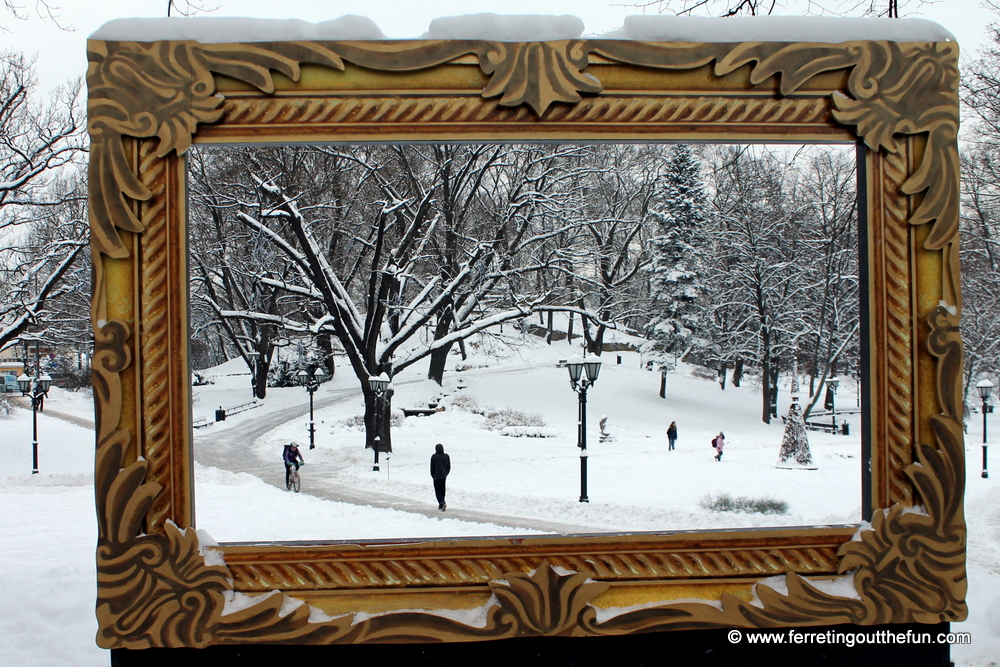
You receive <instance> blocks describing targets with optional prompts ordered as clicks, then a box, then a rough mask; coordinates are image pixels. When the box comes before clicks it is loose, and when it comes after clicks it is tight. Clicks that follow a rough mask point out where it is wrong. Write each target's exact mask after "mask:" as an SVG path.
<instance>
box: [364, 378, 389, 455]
mask: <svg viewBox="0 0 1000 667" xmlns="http://www.w3.org/2000/svg"><path fill="white" fill-rule="evenodd" d="M368 386H369V387H371V389H372V391H373V392H374V393H375V442H374V443H373V445H374V446H373V447H372V449H374V450H375V462H374V464H373V465H372V472H378V452H379V450H380V449H382V408H383V405H382V401H383V399H384V398H385V392H386V391H387V390H388V389H389V376H388V375H386V374H385V373H382V374H381V375H379V376H378V377H375V376H374V375H372V376H370V377H369V378H368Z"/></svg>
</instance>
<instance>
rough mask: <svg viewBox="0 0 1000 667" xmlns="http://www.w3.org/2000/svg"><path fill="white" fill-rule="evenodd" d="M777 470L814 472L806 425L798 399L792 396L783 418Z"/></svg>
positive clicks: (814, 467)
mask: <svg viewBox="0 0 1000 667" xmlns="http://www.w3.org/2000/svg"><path fill="white" fill-rule="evenodd" d="M777 467H778V468H799V469H803V470H815V469H816V466H815V465H814V464H813V460H812V452H810V451H809V436H808V435H806V425H805V422H803V421H802V407H801V406H800V405H799V397H798V396H797V395H793V396H792V405H791V407H790V408H788V416H787V417H785V435H784V437H782V439H781V451H779V452H778V465H777Z"/></svg>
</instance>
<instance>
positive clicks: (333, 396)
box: [194, 369, 595, 535]
mask: <svg viewBox="0 0 1000 667" xmlns="http://www.w3.org/2000/svg"><path fill="white" fill-rule="evenodd" d="M484 372H489V371H484ZM493 372H510V371H509V370H508V369H502V370H497V371H493ZM470 375H471V374H470ZM360 395H361V390H360V389H339V390H331V391H330V392H329V393H328V394H327V395H326V396H323V397H322V398H316V400H315V404H314V409H315V410H319V409H321V408H326V407H329V406H331V405H336V404H337V403H340V402H343V401H349V400H352V399H356V398H357V397H358V396H360ZM308 413H309V406H308V404H305V405H303V406H301V407H295V408H289V409H286V410H282V411H280V412H273V413H269V414H263V415H260V416H258V417H247V418H244V419H243V420H241V422H240V423H239V424H238V425H235V426H233V427H232V428H227V429H224V430H220V431H217V432H213V433H206V434H204V435H199V434H198V433H197V431H196V432H195V440H194V444H195V447H194V457H195V460H196V461H198V462H199V463H201V464H203V465H207V466H212V467H214V468H219V469H221V470H228V471H231V472H246V473H249V474H251V475H254V476H256V477H259V478H260V479H262V480H263V481H264V482H266V483H268V484H271V485H272V486H275V487H277V488H280V489H284V488H285V469H284V467H283V465H282V464H281V460H280V453H276V454H275V457H274V459H273V460H271V459H269V460H266V461H264V460H261V459H260V458H259V457H258V456H257V455H256V454H255V453H254V450H255V449H256V448H255V447H254V446H253V443H255V442H256V441H257V440H258V439H259V438H261V437H263V436H264V435H266V434H267V433H268V432H270V431H271V430H273V429H275V428H277V427H278V426H281V425H282V424H284V423H286V422H288V421H292V420H294V419H300V418H302V417H303V416H305V415H306V414H308ZM338 469H339V468H338V467H336V466H334V465H333V464H329V463H325V464H324V463H312V462H310V463H309V464H308V465H307V466H305V468H304V469H303V482H304V483H303V488H302V493H304V494H309V495H312V496H316V497H318V498H323V499H325V500H333V501H336V502H341V503H349V504H352V505H362V506H370V507H376V508H382V509H394V510H399V511H402V512H412V513H414V514H421V515H423V516H426V517H430V518H436V519H440V518H442V516H443V515H442V514H441V512H440V511H438V509H437V507H436V506H435V505H434V504H433V503H427V504H417V503H414V502H413V500H412V499H410V498H404V497H401V496H393V495H389V494H385V493H378V492H373V491H360V490H357V489H352V488H349V487H345V486H343V485H340V484H337V483H335V482H333V481H331V480H332V478H334V477H335V473H336V472H337V470H338ZM428 493H430V480H428ZM446 518H448V519H459V520H462V521H472V522H476V523H493V524H496V525H499V526H506V527H510V528H523V529H529V530H539V531H542V532H543V533H548V534H557V535H566V534H592V533H594V532H595V531H594V529H593V528H592V527H587V526H578V525H573V524H566V523H557V522H553V521H544V520H540V519H526V518H522V517H513V516H503V515H497V514H489V513H486V512H478V511H472V510H464V509H461V508H459V507H454V508H453V507H451V506H449V508H448V512H447V514H446Z"/></svg>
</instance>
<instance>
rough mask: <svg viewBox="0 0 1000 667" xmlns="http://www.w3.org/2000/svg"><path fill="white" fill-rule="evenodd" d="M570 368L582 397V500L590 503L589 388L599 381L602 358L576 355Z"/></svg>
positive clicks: (579, 444) (579, 425)
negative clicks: (588, 494) (588, 450)
mask: <svg viewBox="0 0 1000 667" xmlns="http://www.w3.org/2000/svg"><path fill="white" fill-rule="evenodd" d="M566 368H567V369H569V384H570V386H571V387H572V388H573V391H575V392H576V393H577V395H578V396H579V397H580V411H579V416H578V422H577V429H576V431H577V443H576V446H577V447H579V448H580V502H581V503H589V502H590V498H589V497H587V389H589V388H590V387H593V386H594V383H595V382H597V375H598V374H599V373H600V372H601V360H600V359H598V358H597V357H589V358H587V359H580V358H579V357H575V358H574V359H573V360H571V361H570V362H569V363H567V364H566Z"/></svg>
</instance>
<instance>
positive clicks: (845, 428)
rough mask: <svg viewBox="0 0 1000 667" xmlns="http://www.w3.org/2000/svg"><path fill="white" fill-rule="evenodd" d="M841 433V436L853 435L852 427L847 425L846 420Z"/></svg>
mask: <svg viewBox="0 0 1000 667" xmlns="http://www.w3.org/2000/svg"><path fill="white" fill-rule="evenodd" d="M840 433H841V435H850V434H851V425H850V424H848V423H847V420H846V419H845V420H844V423H843V424H841V425H840Z"/></svg>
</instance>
